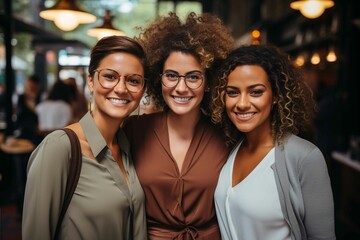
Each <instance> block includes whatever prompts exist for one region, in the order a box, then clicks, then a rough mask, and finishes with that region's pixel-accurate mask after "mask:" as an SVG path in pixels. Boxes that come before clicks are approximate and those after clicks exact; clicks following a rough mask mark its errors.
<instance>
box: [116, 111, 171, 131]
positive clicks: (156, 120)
mask: <svg viewBox="0 0 360 240" xmlns="http://www.w3.org/2000/svg"><path fill="white" fill-rule="evenodd" d="M163 117H164V114H163V113H162V112H158V113H151V114H143V115H132V116H130V117H128V118H127V119H126V120H125V122H124V125H123V126H122V128H123V129H124V131H125V132H126V133H128V132H133V131H135V132H138V131H143V130H145V129H146V128H149V127H151V126H156V125H158V124H161V122H162V118H163Z"/></svg>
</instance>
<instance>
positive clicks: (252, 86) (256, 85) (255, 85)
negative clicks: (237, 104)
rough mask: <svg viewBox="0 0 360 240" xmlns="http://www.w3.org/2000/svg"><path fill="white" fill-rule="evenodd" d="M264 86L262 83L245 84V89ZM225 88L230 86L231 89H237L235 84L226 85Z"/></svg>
mask: <svg viewBox="0 0 360 240" xmlns="http://www.w3.org/2000/svg"><path fill="white" fill-rule="evenodd" d="M259 86H260V87H264V88H266V86H265V85H264V84H261V83H259V84H254V85H250V86H247V87H246V89H253V88H256V87H259ZM226 88H231V89H239V88H238V87H235V86H231V85H227V86H226Z"/></svg>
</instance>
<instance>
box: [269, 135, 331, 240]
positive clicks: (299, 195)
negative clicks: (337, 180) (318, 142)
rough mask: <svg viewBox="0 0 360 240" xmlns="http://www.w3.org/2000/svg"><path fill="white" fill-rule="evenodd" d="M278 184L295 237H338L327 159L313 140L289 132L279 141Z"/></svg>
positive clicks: (282, 204)
mask: <svg viewBox="0 0 360 240" xmlns="http://www.w3.org/2000/svg"><path fill="white" fill-rule="evenodd" d="M272 167H273V169H274V173H275V180H276V185H277V189H278V193H279V198H280V204H281V209H282V211H283V214H284V217H285V219H286V221H287V222H288V224H289V226H290V229H291V238H292V239H294V240H304V239H309V240H310V239H311V240H312V239H324V240H325V239H326V240H332V239H336V237H335V226H334V204H333V195H332V190H331V185H330V178H329V175H328V171H327V166H326V162H325V159H324V157H323V155H322V153H321V152H320V150H319V149H318V148H317V147H316V146H315V145H314V144H312V143H310V142H309V141H306V140H305V139H302V138H300V137H297V136H295V135H288V136H287V137H286V138H285V139H284V144H283V145H280V146H279V145H278V144H276V147H275V164H274V165H273V166H272Z"/></svg>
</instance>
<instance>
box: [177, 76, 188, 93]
mask: <svg viewBox="0 0 360 240" xmlns="http://www.w3.org/2000/svg"><path fill="white" fill-rule="evenodd" d="M187 89H188V87H187V85H186V82H185V76H179V82H178V84H177V85H176V90H177V91H180V92H182V91H186V90H187Z"/></svg>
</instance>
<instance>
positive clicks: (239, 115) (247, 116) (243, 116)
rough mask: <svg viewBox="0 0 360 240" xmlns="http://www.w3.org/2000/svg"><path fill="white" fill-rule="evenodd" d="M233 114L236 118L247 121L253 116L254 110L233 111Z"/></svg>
mask: <svg viewBox="0 0 360 240" xmlns="http://www.w3.org/2000/svg"><path fill="white" fill-rule="evenodd" d="M234 114H235V116H236V118H237V119H239V120H241V121H248V120H250V119H252V118H253V117H254V115H255V112H246V113H239V112H234Z"/></svg>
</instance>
